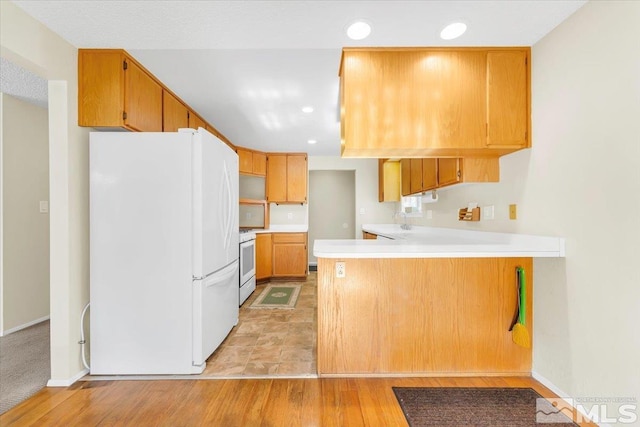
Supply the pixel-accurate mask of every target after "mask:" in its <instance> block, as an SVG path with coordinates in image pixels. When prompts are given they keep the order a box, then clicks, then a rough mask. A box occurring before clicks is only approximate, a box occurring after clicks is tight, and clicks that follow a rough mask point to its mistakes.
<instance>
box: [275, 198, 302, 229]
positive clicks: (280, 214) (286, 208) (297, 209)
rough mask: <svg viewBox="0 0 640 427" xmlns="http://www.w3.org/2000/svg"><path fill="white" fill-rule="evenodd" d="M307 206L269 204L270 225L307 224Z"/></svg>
mask: <svg viewBox="0 0 640 427" xmlns="http://www.w3.org/2000/svg"><path fill="white" fill-rule="evenodd" d="M308 206H309V205H306V204H305V205H284V204H281V205H276V204H275V203H271V204H270V207H271V211H270V212H269V223H270V224H297V225H306V224H308V223H309V207H308Z"/></svg>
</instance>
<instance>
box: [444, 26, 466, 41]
mask: <svg viewBox="0 0 640 427" xmlns="http://www.w3.org/2000/svg"><path fill="white" fill-rule="evenodd" d="M465 31H467V24H463V23H462V22H454V23H453V24H449V25H447V26H446V27H444V30H442V31H440V38H442V39H444V40H453V39H455V38H458V37H460V36H461V35H463V34H464V32H465Z"/></svg>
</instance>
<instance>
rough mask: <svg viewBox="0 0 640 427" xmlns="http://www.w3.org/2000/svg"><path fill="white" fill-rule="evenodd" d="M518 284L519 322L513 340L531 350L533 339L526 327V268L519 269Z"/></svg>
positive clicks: (512, 335)
mask: <svg viewBox="0 0 640 427" xmlns="http://www.w3.org/2000/svg"><path fill="white" fill-rule="evenodd" d="M516 270H517V273H516V275H517V277H518V279H519V283H518V291H519V292H518V308H519V310H518V322H517V323H516V324H515V325H514V326H513V331H512V334H511V338H512V339H513V342H514V343H516V344H518V345H519V346H521V347H525V348H531V337H530V336H529V330H528V329H527V326H526V324H525V323H526V319H527V280H526V274H525V271H524V268H522V267H517V268H516Z"/></svg>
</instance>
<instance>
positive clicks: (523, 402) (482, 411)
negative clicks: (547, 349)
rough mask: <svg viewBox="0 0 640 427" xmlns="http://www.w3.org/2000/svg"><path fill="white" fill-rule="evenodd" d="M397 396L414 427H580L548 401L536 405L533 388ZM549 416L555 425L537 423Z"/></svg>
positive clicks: (430, 390)
mask: <svg viewBox="0 0 640 427" xmlns="http://www.w3.org/2000/svg"><path fill="white" fill-rule="evenodd" d="M393 392H394V393H395V395H396V398H397V399H398V402H399V403H400V406H401V407H402V412H403V413H404V416H405V417H406V418H407V422H408V423H409V425H410V426H411V427H420V426H460V427H462V426H510V427H511V426H513V427H516V426H536V425H538V426H539V425H550V426H551V425H552V426H554V427H560V426H563V427H564V426H577V424H575V423H573V422H572V421H571V419H569V418H567V417H566V416H564V415H563V414H562V413H559V412H558V410H557V409H556V408H555V407H553V406H551V404H550V403H549V402H548V401H546V400H544V401H536V399H541V398H542V396H540V395H539V394H538V393H536V392H535V391H534V390H532V389H530V388H466V387H465V388H457V387H393ZM536 403H537V404H538V406H536ZM549 414H552V415H551V416H552V417H553V420H554V421H553V424H537V423H536V417H538V420H544V417H549V416H550V415H549ZM546 421H547V422H549V421H551V419H547V420H546Z"/></svg>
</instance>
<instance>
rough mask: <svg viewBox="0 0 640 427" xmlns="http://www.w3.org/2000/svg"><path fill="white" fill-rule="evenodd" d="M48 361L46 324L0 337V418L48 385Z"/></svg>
mask: <svg viewBox="0 0 640 427" xmlns="http://www.w3.org/2000/svg"><path fill="white" fill-rule="evenodd" d="M50 360H51V357H50V346H49V321H48V320H47V321H45V322H41V323H38V324H37V325H33V326H30V327H28V328H26V329H23V330H21V331H18V332H14V333H12V334H9V335H6V336H4V337H0V414H2V413H4V412H6V411H8V410H9V409H11V408H13V407H14V406H16V405H17V404H19V403H20V402H22V401H23V400H26V399H28V398H29V397H31V396H33V395H34V394H35V393H37V392H38V391H39V390H40V389H42V388H43V387H44V386H45V385H46V384H47V381H48V380H49V378H51V362H50Z"/></svg>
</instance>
